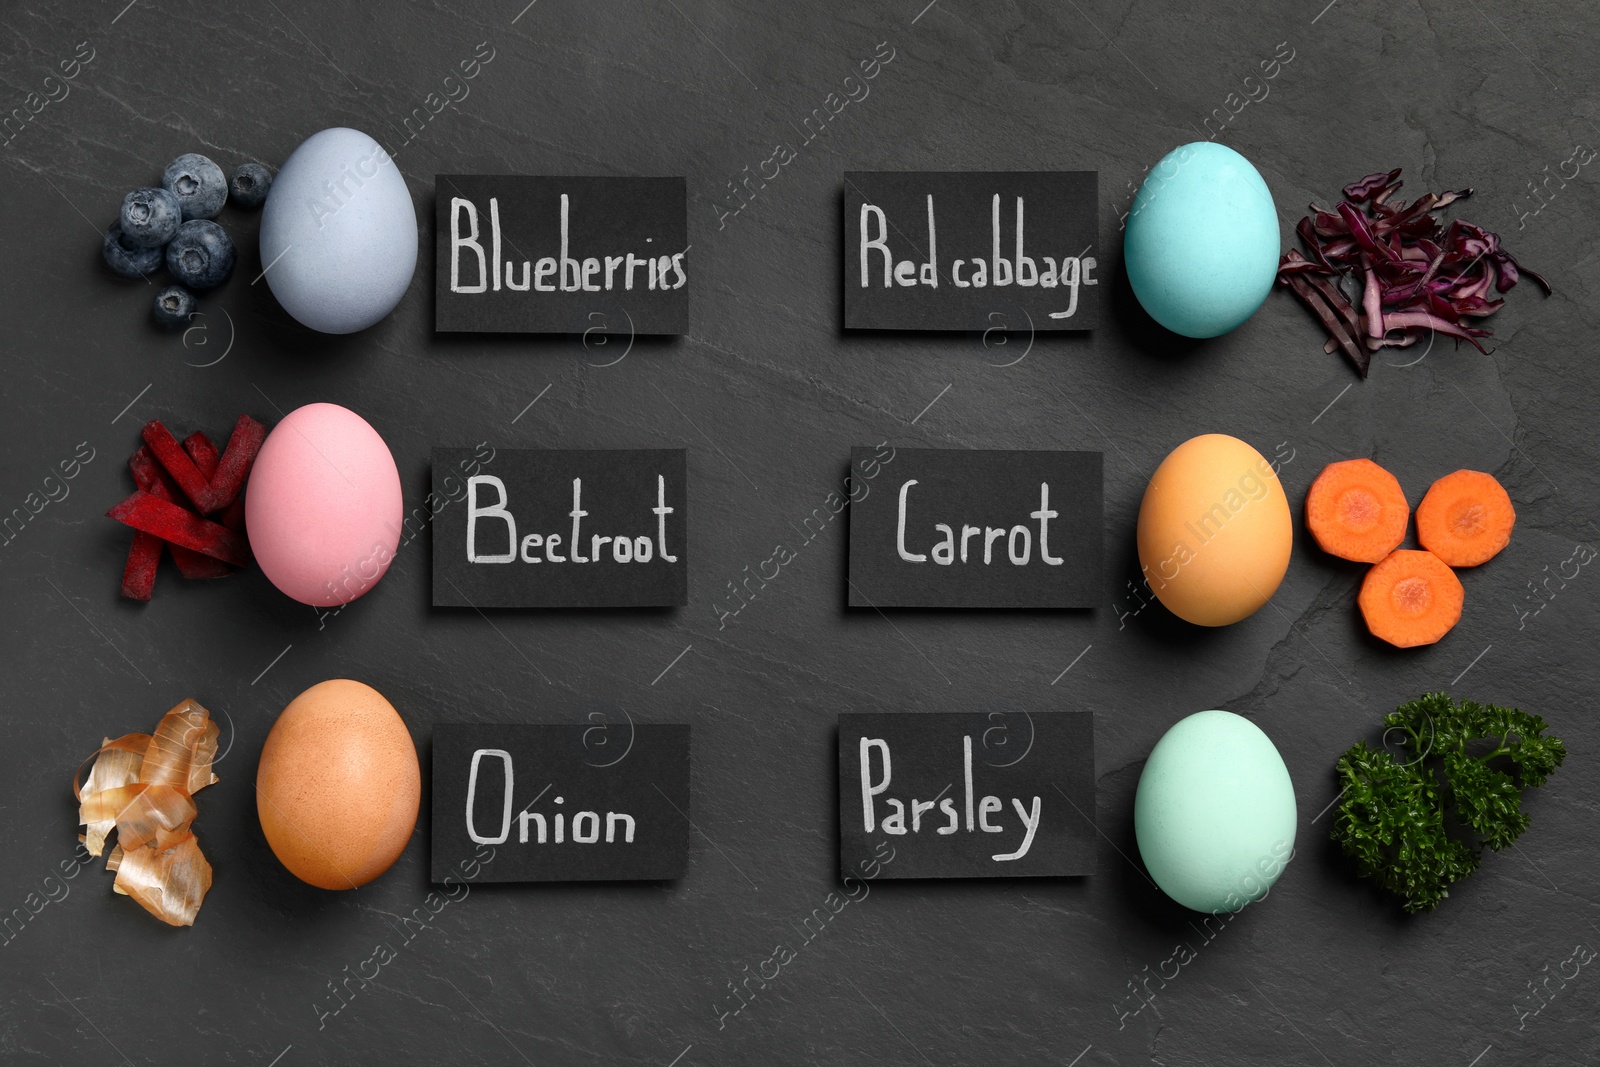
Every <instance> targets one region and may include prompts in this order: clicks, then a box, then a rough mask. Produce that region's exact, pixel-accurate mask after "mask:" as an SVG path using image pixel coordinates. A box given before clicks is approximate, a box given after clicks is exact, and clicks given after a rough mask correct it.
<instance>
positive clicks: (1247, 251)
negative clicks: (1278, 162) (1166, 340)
mask: <svg viewBox="0 0 1600 1067" xmlns="http://www.w3.org/2000/svg"><path fill="white" fill-rule="evenodd" d="M1280 247H1281V242H1280V241H1279V235H1278V209H1277V207H1276V206H1275V205H1274V204H1273V202H1272V192H1271V190H1269V189H1268V188H1267V183H1266V182H1265V181H1263V180H1262V178H1261V174H1260V172H1258V171H1257V170H1256V168H1255V167H1253V166H1252V165H1251V164H1250V161H1249V160H1248V159H1246V158H1244V157H1243V156H1241V155H1240V154H1239V153H1237V152H1235V151H1234V150H1233V149H1231V148H1229V147H1228V146H1226V145H1220V144H1217V143H1215V142H1213V141H1196V142H1194V143H1193V144H1186V145H1183V146H1182V147H1181V148H1175V149H1173V150H1172V151H1171V152H1168V153H1167V154H1166V155H1165V156H1163V157H1162V158H1161V161H1160V162H1159V163H1157V164H1156V165H1155V166H1153V167H1151V168H1150V171H1149V173H1147V174H1146V175H1145V179H1144V183H1143V184H1142V185H1140V186H1139V192H1138V195H1136V196H1135V197H1134V198H1133V207H1132V208H1131V209H1130V210H1129V212H1128V222H1127V231H1126V233H1125V234H1124V236H1123V239H1122V253H1123V261H1124V263H1125V265H1126V267H1127V271H1128V281H1129V282H1130V283H1131V284H1132V286H1133V292H1134V295H1135V296H1137V297H1138V298H1139V303H1140V304H1142V305H1143V306H1144V309H1145V310H1146V311H1148V312H1149V313H1150V317H1151V318H1153V319H1155V320H1156V321H1157V322H1159V323H1160V324H1161V325H1163V326H1165V327H1166V328H1167V329H1169V330H1171V331H1172V332H1173V333H1180V334H1183V335H1184V336H1185V337H1216V336H1218V335H1219V334H1224V333H1227V332H1228V331H1229V330H1231V329H1233V328H1234V327H1236V326H1238V325H1239V324H1240V323H1242V322H1244V320H1246V319H1248V318H1249V317H1250V316H1251V315H1253V314H1255V310H1256V308H1258V307H1260V306H1261V302H1262V301H1263V300H1265V299H1266V298H1267V293H1269V292H1271V291H1272V282H1273V280H1274V279H1275V278H1276V277H1277V273H1278V254H1279V249H1280Z"/></svg>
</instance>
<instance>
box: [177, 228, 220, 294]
mask: <svg viewBox="0 0 1600 1067" xmlns="http://www.w3.org/2000/svg"><path fill="white" fill-rule="evenodd" d="M233 260H234V252H233V240H232V238H230V237H229V236H228V231H226V230H224V229H223V228H222V227H221V226H218V225H217V224H216V223H214V222H212V221H210V220H209V219H190V220H189V221H188V222H186V223H184V224H183V225H182V226H179V227H178V236H176V237H174V238H173V239H172V243H171V244H169V245H167V273H169V274H171V275H172V276H173V278H175V279H177V280H178V281H179V282H180V283H181V284H183V285H187V286H188V287H189V288H191V289H215V288H216V287H217V286H219V285H221V284H222V283H223V282H225V281H227V280H228V275H230V274H232V273H233Z"/></svg>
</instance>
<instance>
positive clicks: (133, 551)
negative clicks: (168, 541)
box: [122, 532, 165, 602]
mask: <svg viewBox="0 0 1600 1067" xmlns="http://www.w3.org/2000/svg"><path fill="white" fill-rule="evenodd" d="M164 546H165V542H164V541H162V540H161V538H159V537H157V536H156V535H154V534H147V533H143V532H136V533H135V534H134V535H133V544H132V545H131V546H130V547H129V548H128V562H127V565H126V566H124V567H123V568H122V595H123V596H125V597H127V598H128V599H129V600H143V601H146V602H148V601H149V599H150V594H151V593H153V592H155V588H156V569H157V567H159V566H160V564H161V549H162V548H163V547H164Z"/></svg>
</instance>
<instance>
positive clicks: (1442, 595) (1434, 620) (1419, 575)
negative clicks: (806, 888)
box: [1357, 548, 1466, 648]
mask: <svg viewBox="0 0 1600 1067" xmlns="http://www.w3.org/2000/svg"><path fill="white" fill-rule="evenodd" d="M1465 600H1466V592H1465V591H1464V590H1463V589H1462V588H1461V579H1459V578H1457V577H1456V572H1455V571H1453V570H1451V569H1450V568H1449V567H1448V566H1447V565H1446V564H1445V562H1444V561H1443V560H1441V559H1440V558H1439V557H1438V556H1435V555H1434V554H1433V553H1432V552H1419V551H1417V550H1416V549H1410V548H1402V549H1397V550H1396V551H1394V552H1391V553H1389V555H1388V556H1387V557H1386V558H1385V559H1384V560H1383V562H1381V563H1379V564H1378V565H1377V566H1375V567H1373V568H1372V569H1371V570H1370V571H1368V572H1367V578H1366V580H1365V581H1364V582H1362V583H1361V595H1360V597H1359V598H1358V599H1357V603H1359V604H1360V605H1361V614H1362V617H1364V618H1365V619H1366V620H1367V629H1368V630H1371V631H1372V636H1374V637H1381V638H1382V639H1383V640H1385V641H1387V642H1389V643H1390V644H1391V645H1395V646H1397V647H1399V648H1414V647H1416V646H1417V645H1431V644H1433V643H1434V642H1435V641H1437V640H1439V638H1441V637H1443V636H1444V635H1445V634H1447V633H1449V632H1450V628H1451V627H1452V626H1454V625H1455V624H1456V623H1457V622H1458V621H1460V619H1461V605H1462V603H1463V602H1464V601H1465Z"/></svg>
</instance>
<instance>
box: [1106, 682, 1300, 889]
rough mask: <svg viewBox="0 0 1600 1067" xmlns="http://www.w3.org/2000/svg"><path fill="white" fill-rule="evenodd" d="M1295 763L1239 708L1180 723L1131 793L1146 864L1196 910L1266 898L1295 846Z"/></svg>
mask: <svg viewBox="0 0 1600 1067" xmlns="http://www.w3.org/2000/svg"><path fill="white" fill-rule="evenodd" d="M1296 818H1297V808H1296V805H1295V799H1294V783H1293V782H1291V781H1290V780H1289V769H1288V768H1287V767H1285V766H1284V765H1283V757H1282V756H1280V755H1278V750H1277V748H1276V747H1274V746H1273V744H1272V740H1271V739H1270V738H1268V737H1267V735H1266V734H1264V733H1262V732H1261V728H1260V727H1258V726H1256V724H1255V723H1253V722H1251V721H1250V720H1249V719H1246V718H1244V717H1243V716H1240V715H1235V714H1233V712H1231V711H1201V712H1196V713H1195V714H1193V715H1190V716H1189V717H1187V718H1185V719H1181V720H1179V721H1178V723H1177V724H1176V725H1174V726H1173V727H1172V729H1170V730H1168V731H1167V732H1166V734H1165V735H1163V736H1162V738H1161V740H1160V741H1158V742H1156V747H1155V748H1153V749H1152V750H1151V751H1150V758H1149V759H1147V760H1146V761H1145V765H1144V771H1143V772H1142V773H1141V774H1140V775H1139V791H1138V793H1137V795H1136V796H1135V797H1134V801H1133V825H1134V833H1135V835H1136V836H1137V838H1138V841H1139V854H1140V855H1141V856H1143V857H1144V865H1145V867H1146V868H1147V869H1148V870H1149V871H1150V877H1151V878H1152V879H1154V880H1155V883H1156V884H1157V885H1159V886H1160V887H1161V889H1162V891H1163V892H1165V893H1166V894H1167V896H1169V897H1171V898H1172V899H1173V900H1176V901H1177V902H1178V903H1179V904H1182V905H1183V906H1184V907H1186V908H1193V909H1194V910H1195V911H1203V912H1211V913H1213V914H1215V913H1221V912H1235V911H1238V910H1239V909H1240V908H1243V907H1244V906H1245V905H1246V904H1249V903H1251V902H1253V901H1256V900H1260V899H1261V898H1262V897H1264V896H1266V895H1267V890H1268V889H1270V888H1271V887H1272V884H1273V883H1274V882H1276V881H1277V880H1278V876H1279V875H1281V874H1282V873H1283V869H1284V867H1285V866H1287V864H1288V862H1289V859H1290V857H1291V856H1292V855H1293V854H1294V834H1295V822H1296Z"/></svg>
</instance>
